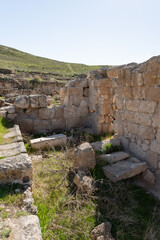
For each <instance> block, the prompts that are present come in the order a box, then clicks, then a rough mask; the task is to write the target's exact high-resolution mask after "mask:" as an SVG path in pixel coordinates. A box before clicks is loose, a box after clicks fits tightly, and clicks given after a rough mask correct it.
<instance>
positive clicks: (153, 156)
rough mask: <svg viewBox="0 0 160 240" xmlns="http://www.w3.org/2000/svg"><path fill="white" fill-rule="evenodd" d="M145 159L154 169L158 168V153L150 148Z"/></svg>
mask: <svg viewBox="0 0 160 240" xmlns="http://www.w3.org/2000/svg"><path fill="white" fill-rule="evenodd" d="M145 159H146V161H147V163H148V164H149V165H150V166H151V167H152V168H154V169H157V168H158V162H159V155H158V153H155V152H152V151H151V150H148V151H147V152H146V155H145Z"/></svg>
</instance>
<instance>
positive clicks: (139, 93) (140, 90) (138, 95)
mask: <svg viewBox="0 0 160 240" xmlns="http://www.w3.org/2000/svg"><path fill="white" fill-rule="evenodd" d="M132 93H133V98H134V99H145V88H144V87H132Z"/></svg>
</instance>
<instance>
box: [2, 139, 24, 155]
mask: <svg viewBox="0 0 160 240" xmlns="http://www.w3.org/2000/svg"><path fill="white" fill-rule="evenodd" d="M20 153H26V148H25V146H24V143H23V142H15V143H11V144H4V145H0V157H9V156H14V155H17V154H20Z"/></svg>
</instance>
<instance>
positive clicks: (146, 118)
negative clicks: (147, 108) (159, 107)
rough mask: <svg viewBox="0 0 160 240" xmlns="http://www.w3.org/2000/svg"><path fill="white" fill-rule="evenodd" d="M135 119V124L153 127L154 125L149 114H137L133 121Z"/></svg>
mask: <svg viewBox="0 0 160 240" xmlns="http://www.w3.org/2000/svg"><path fill="white" fill-rule="evenodd" d="M133 119H134V122H135V123H138V124H142V125H145V126H151V124H152V121H151V117H150V115H149V114H147V113H135V114H134V117H133V118H132V120H133Z"/></svg>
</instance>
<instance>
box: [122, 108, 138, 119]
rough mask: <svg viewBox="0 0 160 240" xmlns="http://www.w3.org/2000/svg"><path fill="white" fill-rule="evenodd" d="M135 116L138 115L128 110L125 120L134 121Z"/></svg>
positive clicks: (125, 113)
mask: <svg viewBox="0 0 160 240" xmlns="http://www.w3.org/2000/svg"><path fill="white" fill-rule="evenodd" d="M134 114H136V113H135V112H131V111H127V110H126V111H125V112H124V118H125V120H127V121H133V118H134Z"/></svg>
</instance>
